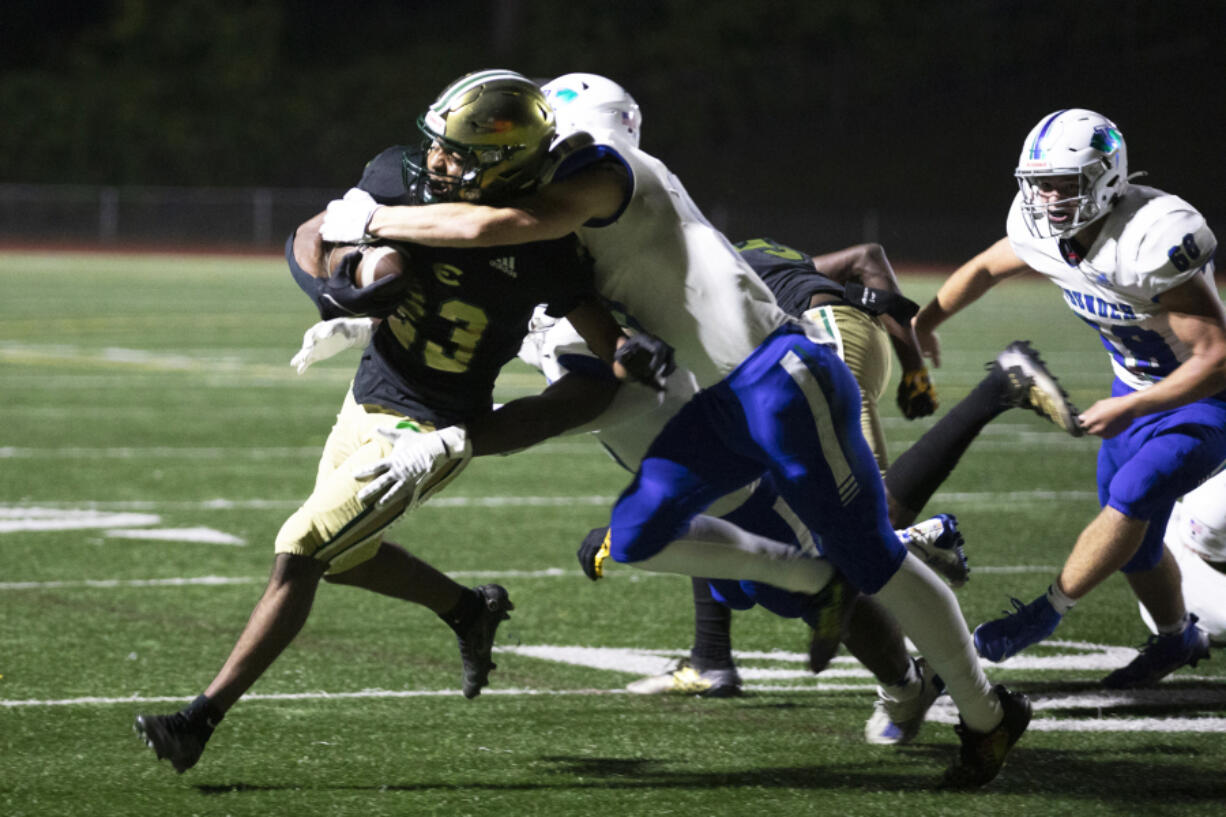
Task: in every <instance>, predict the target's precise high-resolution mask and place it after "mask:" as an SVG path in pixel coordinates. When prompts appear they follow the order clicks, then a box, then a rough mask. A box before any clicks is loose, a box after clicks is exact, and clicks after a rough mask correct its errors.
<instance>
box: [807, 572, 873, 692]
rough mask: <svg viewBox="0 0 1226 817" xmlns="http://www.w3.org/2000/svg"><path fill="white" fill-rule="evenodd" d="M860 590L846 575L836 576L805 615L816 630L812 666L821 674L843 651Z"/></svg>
mask: <svg viewBox="0 0 1226 817" xmlns="http://www.w3.org/2000/svg"><path fill="white" fill-rule="evenodd" d="M859 595H860V591H859V590H857V589H856V588H854V587H852V586H851V584H850V583H848V581H847V580H846V579H844V578H843V577H842V575H840V574H838V573H835V574H834V578H832V579H831V580H830V582H829V583H828V584H827V585H826V586H825V587H823V588H822V589H821V590H820V591H819V592H818V593H817V595H815V596H813V599H812V601H811V602H810V607H809V609H808V610H807V611H806V612H805V614H804V615H803V616H802V618H803V619H804V622H805V623H806V624H808V625H809V628H810V629H811V630H812V633H811V634H810V637H809V669H810V670H812V671H813V672H815V673H820V672H821V671H822V670H824V669H825V668H826V667H827V665H829V664H830V662H831V660H833V658H834V656H835V655H837V654H838V652H839V644H841V643H843V636H844V634H845V633H846V632H847V621H848V619H850V618H851V609H852V607H854V606H855V601H856V597H857V596H859Z"/></svg>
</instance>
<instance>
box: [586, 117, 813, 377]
mask: <svg viewBox="0 0 1226 817" xmlns="http://www.w3.org/2000/svg"><path fill="white" fill-rule="evenodd" d="M605 146H606V147H610V148H612V149H613V151H614V152H615V153H616V154H617V156H618V157H620V158H621V159H622V161H623V162H624V164H625V167H626V170H627V171H628V172H629V174H630V176H631V189H630V192H629V195H628V198H627V200H626V203H625V206H624V208H623V210H622V212H621V214H620V215H619V216H618V217H617V218H616V219H614V220H612V221H611V222H610V223H608V224H606V225H604V226H585V227H583V228H582V229H580V230H579V238H580V240H581V241H582V242H583V243H584V244H585V245H587V247H588V249H589V250H590V252H591V254H592V258H593V259H594V260H595V266H596V288H597V290H598V291H599V292H600V294H601V295H603V296H604V297H605V298H608V299H609V300H610V301H612V302H613V303H612V304H611V306H612V307H613V308H614V309H619V310H623V311H624V312H625V314H626V316H627V317H628V318H629V319H630V321H631V325H636V324H637V325H638V326H641V327H642V328H643V329H645V330H646V331H648V332H651V333H652V334H654V335H656V336H658V337H660V338H663V339H664V340H665V341H666V342H668V343H669V345H671V346H672V347H673V349H674V350H675V351H676V357H677V362H678V363H679V364H680V365H682V366H685V367H686V368H688V369H689V370H690V371H692V372H693V373H694V376H695V377H696V378H697V379H698V382H699V384H700V385H702V386H703V387H706V386H710V385H713V384H715V383H717V382H719V381H720V380H722V379H723V378H724V376H725V375H727V374H728V373H729V372H731V371H732V370H733V369H735V368H736V367H737V366H738V365H739V364H740V363H741V361H743V360H745V358H747V357H748V356H749V354H750V353H751V352H752V351H753V350H754V349H755V348H757V346H758V345H759V344H761V343H762V342H763V341H764V340H765V339H766V338H767V336H769V335H770V334H771V333H772V332H774V331H775V330H776V329H778V328H779V327H780V326H782V325H784V324H785V323H788V322H789V321H791V320H792V319H791V318H789V317H788V315H787V313H785V312H784V311H783V310H782V309H780V308H779V306H778V304H776V303H775V298H774V296H773V295H772V294H771V292H770V290H769V289H767V287H766V285H765V284H763V283H762V281H761V279H759V278H758V277H757V276H756V275H755V274H754V272H753V270H752V269H750V267H749V265H748V264H746V263H745V262H744V261H743V260H742V259H741V257H740V254H739V253H737V251H736V248H734V247H733V246H732V244H731V242H729V241H728V239H727V238H725V237H724V236H723V234H722V233H720V232H719V230H717V229H715V228H714V227H713V226H712V225H711V224H710V222H708V221H707V219H706V217H704V216H703V214H702V213H701V212H700V211H699V209H698V207H697V206H696V205H695V204H694V202H693V200H691V199H690V196H689V194H688V193H686V191H685V188H684V187H683V186H682V184H681V181H680V180H679V179H678V178H677V177H676V176H675V175H673V173H672V172H670V171H669V169H668V168H667V167H666V166H665V165H664V163H663V162H661V161H660V160H658V159H656V158H655V157H653V156H650V155H649V154H647V153H644V152H642V151H641V150H638V149H636V148H634V147H632V146H630V145H628V144H626V143H625V142H624V141H619V140H609V141H608V142H607V143H606V145H605Z"/></svg>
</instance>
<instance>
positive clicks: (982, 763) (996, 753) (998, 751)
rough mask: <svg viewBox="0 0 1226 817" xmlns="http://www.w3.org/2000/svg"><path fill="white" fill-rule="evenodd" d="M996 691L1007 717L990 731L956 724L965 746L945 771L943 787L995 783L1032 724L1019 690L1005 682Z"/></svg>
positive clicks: (1026, 701) (951, 787) (957, 787)
mask: <svg viewBox="0 0 1226 817" xmlns="http://www.w3.org/2000/svg"><path fill="white" fill-rule="evenodd" d="M994 690H995V692H996V695H997V697H998V698H1000V706H1001V709H1002V710H1004V718H1002V719H1001V722H1000V724H999V725H998V726H997V727H996V728H995V729H993V730H992V731H990V732H975V731H973V730H971V729H969V728H967V726H966V724H965V723H962V722H959V723H958V725H957V726H955V727H954V731H955V732H957V733H958V739H959V740H961V741H962V747H961V749H960V750H959V751H958V759H957V760H956V761H954V765H952V766H950V767H949V768H948V769H946V770H945V778H944V779H943V780H942V781H941V788H943V789H973V788H978V787H979V786H984V785H986V784H988V783H990V782H992V780H994V779H995V778H996V775H998V774H1000V769H1001V767H1002V766H1004V765H1005V756H1006V755H1008V754H1009V750H1010V749H1012V748H1013V744H1015V743H1017V739H1018V738H1020V737H1021V736H1022V733H1023V732H1025V731H1026V727H1027V726H1029V725H1030V714H1031V709H1030V699H1029V698H1027V697H1026V696H1025V695H1023V694H1022V693H1020V692H1010V691H1009V690H1008V689H1006V688H1005V685H1004V684H997V685H996V686H995V687H994ZM959 721H961V719H959Z"/></svg>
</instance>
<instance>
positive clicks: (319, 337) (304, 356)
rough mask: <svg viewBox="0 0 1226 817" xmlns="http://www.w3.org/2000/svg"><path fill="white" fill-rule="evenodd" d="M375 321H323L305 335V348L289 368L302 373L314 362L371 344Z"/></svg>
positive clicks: (295, 357) (367, 319)
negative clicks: (291, 367)
mask: <svg viewBox="0 0 1226 817" xmlns="http://www.w3.org/2000/svg"><path fill="white" fill-rule="evenodd" d="M374 326H375V320H374V318H333V319H332V320H330V321H320V322H319V323H317V324H315V325H314V326H312V327H311V328H310V329H308V330H306V332H305V333H304V334H303V336H302V348H301V349H299V350H298V354H296V355H294V356H293V358H291V359H290V362H289V365H291V366H293V367H294V368H295V369H297V370H298V374H302V373H303V372H305V371H306V370H307V367H308V366H310V365H311V364H312V363H318V362H319V361H321V360H327V359H328V358H330V357H332V356H333V355H337V354H340V353H341V352H343V351H345V350H346V349H351V348H353V347H355V346H357V347H363V346H365V345H366V344H368V343H370V336H371V335H372V334H373V332H374Z"/></svg>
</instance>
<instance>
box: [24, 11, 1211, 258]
mask: <svg viewBox="0 0 1226 817" xmlns="http://www.w3.org/2000/svg"><path fill="white" fill-rule="evenodd" d="M1224 32H1226V2H1221V0H1114V2H1107V0H1066V2H1051V0H980V1H978V2H976V1H975V0H922V1H921V2H915V1H914V0H808V2H796V1H795V0H794V1H793V2H777V0H757V2H753V3H746V2H744V0H620V2H614V3H606V4H594V3H583V2H575V1H574V0H447V1H446V2H442V0H400V1H399V2H392V0H381V1H380V0H371V1H368V2H350V3H343V4H342V3H336V2H324V0H297V2H295V1H294V0H160V1H159V0H99V2H92V3H85V2H69V0H6V2H5V4H4V13H3V15H0V92H5V91H6V89H7V92H8V93H9V97H0V102H3V103H4V104H5V106H6V107H7V109H8V111H9V112H10V113H11V112H14V111H16V112H17V113H18V114H20V113H21V112H22V111H24V110H27V109H28V108H29V107H30V103H25V104H23V103H22V100H42V99H44V98H46V97H47V96H48V95H51V96H57V95H58V96H62V98H63V100H64V101H63V102H61V103H60V108H59V110H57V111H56V112H53V113H50V114H40V115H39V118H38V119H36V120H34V121H33V122H31V123H29V125H28V127H27V130H26V131H25V132H23V133H22V134H21V135H20V136H17V135H11V140H18V139H20V141H19V142H17V143H16V144H13V143H5V141H4V137H3V136H2V135H0V153H2V154H3V155H4V156H7V157H8V158H7V159H0V181H4V180H6V178H7V180H17V181H39V180H45V181H60V182H62V181H66V180H69V179H73V178H75V179H79V180H80V181H83V182H88V183H107V184H185V185H200V184H217V185H226V186H241V185H265V184H266V185H274V186H312V185H313V186H330V185H346V184H348V183H349V182H350V181H352V180H353V177H354V176H355V175H356V173H357V172H358V171H359V170H360V168H361V165H362V163H363V162H364V161H365V160H366V159H367V158H369V157H370V156H372V155H373V154H374V153H375V152H377V151H378V150H379V149H380V148H381V147H383V146H385V145H387V144H392V143H396V142H402V141H405V140H408V139H415V138H416V134H415V131H414V129H413V124H412V123H413V120H414V119H415V118H416V115H417V114H418V113H419V112H420V111H421V109H422V108H423V107H424V106H425V105H426V104H427V103H428V102H429V101H430V100H431V99H432V98H433V96H434V95H435V94H436V93H437V92H438V90H440V89H441V88H442V86H443V85H445V84H446V83H447V82H448V81H450V80H451V79H454V78H455V77H457V76H459V75H460V74H463V73H466V72H468V71H471V70H476V69H480V68H489V67H508V68H513V69H516V70H519V71H521V72H523V73H525V74H528V75H529V76H533V77H549V76H554V75H557V74H560V73H565V72H567V71H573V70H582V71H592V72H596V73H603V74H606V75H608V76H610V77H612V78H614V79H616V80H618V81H619V82H621V83H622V84H623V85H625V86H626V87H627V88H628V89H629V90H630V91H631V92H632V93H633V94H634V95H635V96H636V98H637V99H638V101H639V103H640V104H641V106H642V109H643V112H644V131H643V132H644V137H643V146H644V148H646V149H647V150H648V151H650V152H652V153H655V154H657V155H658V156H660V157H661V158H663V159H664V160H665V161H666V162H668V163H669V165H670V166H671V167H672V168H673V169H674V170H676V171H677V173H678V175H680V176H681V178H682V179H683V180H684V181H685V183H686V185H687V187H689V188H690V190H691V192H692V193H693V195H694V197H695V199H696V200H697V201H698V202H699V204H700V205H701V206H702V207H703V208H704V210H706V211H707V212H708V214H709V215H711V217H712V218H713V220H715V221H716V222H717V224H720V225H721V226H725V227H726V228H727V229H728V231H729V232H731V233H735V234H737V235H746V234H748V233H763V232H776V233H782V234H781V235H778V236H777V237H779V238H782V239H784V240H792V241H798V240H799V239H797V238H794V237H793V236H795V235H796V234H801V233H804V232H806V231H813V232H816V233H835V234H838V235H839V236H840V237H843V236H847V237H849V238H852V239H854V238H857V237H859V236H860V235H861V234H862V233H863V232H864V228H865V225H866V224H870V225H871V224H876V225H877V227H876V229H877V230H879V232H880V237H881V238H882V239H883V240H886V241H887V243H889V242H897V241H911V240H913V239H914V238H915V236H916V235H917V234H923V235H927V236H929V237H930V243H931V245H930V246H929V248H928V250H933V251H935V250H937V249H939V245H940V243H941V242H956V241H960V240H961V239H962V236H964V235H967V234H969V235H973V236H974V238H973V239H967V245H968V246H970V245H974V246H978V245H979V244H982V243H984V242H983V241H982V240H981V239H982V238H983V237H984V236H985V235H991V234H992V233H993V232H995V233H999V232H1000V231H1001V228H1002V227H1003V221H1002V219H1003V212H1004V209H1005V207H1006V206H1007V204H1008V202H1009V199H1010V197H1011V195H1012V193H1013V191H1014V189H1015V188H1014V182H1013V180H1012V177H1011V172H1012V168H1013V165H1014V164H1015V162H1016V160H1017V154H1018V152H1019V150H1020V147H1021V143H1022V140H1023V138H1024V137H1025V135H1026V133H1027V131H1028V130H1029V129H1030V127H1031V126H1032V125H1033V124H1034V123H1035V122H1036V121H1037V120H1038V119H1039V118H1041V117H1042V116H1044V115H1045V114H1047V113H1049V112H1051V111H1053V110H1056V109H1059V108H1065V107H1087V108H1091V109H1095V110H1098V111H1100V112H1102V113H1104V114H1106V115H1108V116H1110V117H1111V118H1113V119H1114V120H1115V121H1116V123H1117V124H1118V125H1119V126H1120V128H1121V130H1122V131H1123V133H1124V136H1125V138H1126V139H1127V142H1128V147H1129V154H1130V160H1131V162H1130V164H1131V167H1132V169H1134V170H1146V171H1149V173H1150V176H1149V177H1148V178H1147V180H1146V181H1147V182H1148V183H1151V184H1153V185H1155V186H1158V187H1161V188H1164V189H1168V190H1170V191H1172V192H1176V193H1179V194H1180V195H1182V196H1184V197H1185V198H1187V199H1188V200H1189V201H1191V202H1192V203H1193V204H1195V205H1196V206H1198V207H1199V208H1200V209H1202V210H1203V211H1205V212H1206V214H1208V215H1210V219H1211V224H1212V223H1218V224H1221V223H1222V222H1223V220H1226V201H1224V200H1223V192H1222V191H1223V190H1224V189H1226V163H1223V161H1222V160H1221V155H1220V153H1221V151H1220V148H1219V142H1220V135H1221V134H1222V133H1223V130H1224V125H1226V49H1224V48H1223V46H1222V36H1223V33H1224ZM31 77H36V78H37V80H36V81H37V82H40V83H53V84H52V85H49V86H48V87H50V88H52V91H51V92H50V93H48V92H44V91H41V90H40V91H39V92H38V93H37V95H29V94H31V92H30V91H28V90H26V91H25V93H27V96H24V97H23V96H21V95H20V93H21V91H20V89H21V88H26V89H28V88H29V87H31V86H30V82H31V81H32V80H31ZM22 83H25V84H24V85H23V84H22ZM108 83H109V84H108ZM39 87H40V88H41V87H42V86H39ZM14 88H18V89H19V90H18V91H14V90H13V89H14ZM14 94H16V95H14ZM100 97H102V98H105V99H106V100H108V101H106V102H102V103H99V102H98V101H97V100H98V99H99V98H100ZM9 130H10V131H11V132H15V131H17V130H18V128H17V126H16V125H14V124H12V120H11V119H10V128H9ZM145 142H149V143H150V144H149V145H147V146H146V145H145V144H144V143H145ZM38 147H42V148H43V149H42V150H39V149H38ZM142 151H143V152H142ZM15 154H16V155H15ZM65 157H67V158H65ZM4 162H7V164H3V163H4ZM73 162H77V163H79V166H75V165H73V164H72V163H73ZM904 223H905V225H906V226H902V225H903V224H904ZM1219 229H1220V231H1226V227H1220V228H1219ZM960 249H961V248H959V249H958V250H956V252H957V251H960Z"/></svg>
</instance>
